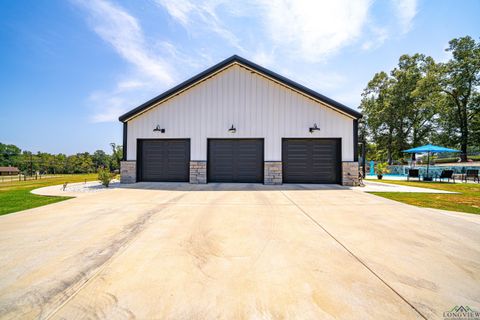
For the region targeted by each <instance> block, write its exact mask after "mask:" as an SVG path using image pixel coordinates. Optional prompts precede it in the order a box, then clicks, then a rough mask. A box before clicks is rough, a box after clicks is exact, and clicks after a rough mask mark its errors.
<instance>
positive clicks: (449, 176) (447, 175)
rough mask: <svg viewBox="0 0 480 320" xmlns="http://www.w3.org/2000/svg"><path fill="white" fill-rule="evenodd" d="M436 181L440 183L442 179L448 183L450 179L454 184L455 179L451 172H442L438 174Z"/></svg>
mask: <svg viewBox="0 0 480 320" xmlns="http://www.w3.org/2000/svg"><path fill="white" fill-rule="evenodd" d="M437 179H438V180H440V181H442V180H443V179H448V182H450V179H452V180H453V183H455V177H454V176H453V170H442V173H440V176H438V177H437Z"/></svg>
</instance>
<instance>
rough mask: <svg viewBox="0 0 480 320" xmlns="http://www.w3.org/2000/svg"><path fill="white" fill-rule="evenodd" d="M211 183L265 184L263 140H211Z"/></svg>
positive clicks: (209, 177)
mask: <svg viewBox="0 0 480 320" xmlns="http://www.w3.org/2000/svg"><path fill="white" fill-rule="evenodd" d="M207 166H208V168H207V177H208V181H209V182H263V139H209V140H208V160H207Z"/></svg>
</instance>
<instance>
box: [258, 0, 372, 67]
mask: <svg viewBox="0 0 480 320" xmlns="http://www.w3.org/2000/svg"><path fill="white" fill-rule="evenodd" d="M259 1H260V4H261V6H262V7H263V15H264V16H265V19H264V23H265V27H266V29H267V32H268V36H269V37H270V38H271V39H272V40H273V42H274V43H275V44H276V45H278V46H279V47H282V48H283V49H284V50H286V51H290V52H295V53H296V54H298V55H300V57H301V58H302V59H303V60H306V61H310V62H315V61H321V60H325V59H326V58H327V57H329V56H330V55H332V54H334V53H335V52H337V51H338V50H339V49H341V48H342V47H345V46H347V45H350V44H351V43H352V42H354V41H355V40H357V39H358V38H359V37H360V35H361V34H362V29H363V28H364V26H365V23H366V22H367V18H368V10H369V7H370V0H356V1H349V0H336V1H330V0H317V1H315V0H311V1H310V0H283V1H270V0H259Z"/></svg>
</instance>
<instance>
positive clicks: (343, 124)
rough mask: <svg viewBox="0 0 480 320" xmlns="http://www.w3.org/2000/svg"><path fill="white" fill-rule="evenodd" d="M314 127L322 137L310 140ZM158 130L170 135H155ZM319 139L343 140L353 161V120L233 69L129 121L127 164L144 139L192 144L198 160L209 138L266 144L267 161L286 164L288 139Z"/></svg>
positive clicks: (347, 157) (346, 156)
mask: <svg viewBox="0 0 480 320" xmlns="http://www.w3.org/2000/svg"><path fill="white" fill-rule="evenodd" d="M314 123H317V125H318V126H319V127H320V131H317V132H315V133H313V134H310V133H309V131H308V128H309V127H310V126H312V125H313V124H314ZM157 124H159V125H160V126H161V127H162V128H165V129H166V133H164V134H161V133H158V132H153V128H154V127H155V126H156V125H157ZM232 124H233V125H234V126H235V127H236V128H237V133H235V134H229V133H228V131H227V130H228V128H229V127H230V126H231V125H232ZM315 137H325V138H342V160H343V161H352V160H353V119H351V118H350V117H347V116H345V115H343V114H341V113H339V112H337V111H335V110H332V109H330V108H328V107H325V106H323V105H322V104H320V103H318V102H316V101H314V100H312V99H309V98H307V97H305V96H303V95H301V94H299V93H297V92H295V91H293V90H291V89H289V88H287V87H285V86H282V85H280V84H278V83H276V82H273V81H271V80H269V79H267V78H265V77H263V76H261V75H258V74H256V73H251V72H250V70H247V69H245V68H243V67H240V66H238V65H233V66H231V67H229V68H227V69H226V70H224V71H222V72H220V73H219V74H217V75H215V76H214V77H212V78H210V79H208V80H206V81H203V82H202V83H199V84H198V85H196V86H194V87H192V88H190V89H189V90H187V91H184V92H183V93H181V94H179V95H178V96H175V97H173V98H171V99H170V100H167V101H165V102H163V103H162V104H160V105H158V106H156V107H155V108H152V109H150V110H149V111H147V112H145V113H143V114H141V115H139V116H137V117H135V118H133V119H131V120H129V121H128V140H127V141H128V142H127V159H128V160H135V159H136V141H137V139H141V138H190V139H191V159H192V160H206V159H207V139H208V138H264V139H265V161H280V160H281V158H282V138H315Z"/></svg>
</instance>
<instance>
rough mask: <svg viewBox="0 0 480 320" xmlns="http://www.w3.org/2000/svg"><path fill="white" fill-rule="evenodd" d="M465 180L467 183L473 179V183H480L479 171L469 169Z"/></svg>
mask: <svg viewBox="0 0 480 320" xmlns="http://www.w3.org/2000/svg"><path fill="white" fill-rule="evenodd" d="M463 178H464V179H465V182H467V181H468V179H473V182H475V181H477V182H478V183H480V178H479V177H478V169H467V172H466V173H465V175H464V176H463Z"/></svg>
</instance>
